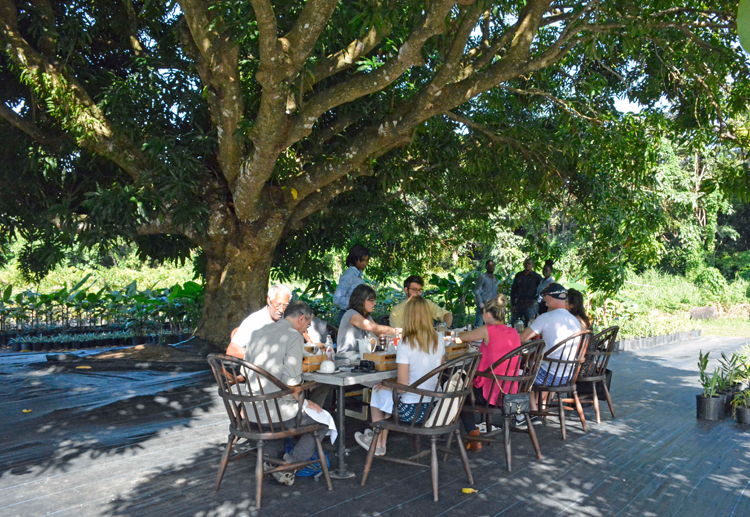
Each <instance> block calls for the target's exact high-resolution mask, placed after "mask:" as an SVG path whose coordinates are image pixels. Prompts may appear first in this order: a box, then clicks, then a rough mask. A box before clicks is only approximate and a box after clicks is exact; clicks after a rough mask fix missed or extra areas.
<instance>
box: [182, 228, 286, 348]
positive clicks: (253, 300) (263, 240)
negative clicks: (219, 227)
mask: <svg viewBox="0 0 750 517" xmlns="http://www.w3.org/2000/svg"><path fill="white" fill-rule="evenodd" d="M270 219H273V221H271V220H269V221H266V223H265V224H263V225H262V226H263V227H262V228H258V226H256V227H254V228H252V229H246V231H245V232H244V237H243V238H241V239H239V240H234V242H227V241H228V238H227V237H226V236H225V235H224V234H219V235H220V237H218V238H216V239H212V242H211V244H212V245H211V246H209V247H206V248H204V250H203V251H204V253H205V254H206V260H207V265H206V280H205V289H206V299H205V303H204V306H203V315H202V318H201V323H200V325H199V326H198V330H197V332H196V334H197V336H198V337H199V338H201V339H203V340H205V341H209V342H211V343H213V344H215V345H217V346H219V347H221V348H226V346H227V345H228V344H229V341H230V336H231V333H232V330H234V329H235V328H237V326H239V324H240V323H241V322H242V320H243V319H245V318H246V317H247V315H248V314H250V313H251V312H254V311H256V310H258V309H259V308H261V307H262V306H263V305H265V302H266V294H267V291H268V279H269V275H270V271H271V263H272V261H273V256H274V251H275V249H276V246H277V244H278V242H279V240H280V238H281V229H282V228H283V224H280V221H279V218H278V217H273V216H272V217H271V218H270ZM271 228H272V229H271ZM229 239H231V237H230V238H229Z"/></svg>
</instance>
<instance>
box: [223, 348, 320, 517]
mask: <svg viewBox="0 0 750 517" xmlns="http://www.w3.org/2000/svg"><path fill="white" fill-rule="evenodd" d="M208 363H209V364H210V365H211V370H212V371H213V373H214V377H215V378H216V382H217V383H218V385H219V396H220V397H221V398H222V400H223V401H224V406H225V407H226V409H227V414H228V415H229V438H228V440H227V447H226V450H225V451H224V455H223V457H222V458H221V464H220V465H219V474H218V477H217V479H216V491H217V492H218V491H219V487H220V486H221V480H222V478H223V477H224V471H225V470H226V468H227V465H228V463H229V460H230V459H231V460H235V459H239V458H241V457H244V456H247V455H248V454H250V453H255V455H256V463H255V501H256V502H255V507H256V508H258V509H260V501H261V494H262V490H263V477H264V475H265V474H272V473H273V472H281V471H294V470H297V469H300V468H303V467H306V466H307V465H312V464H313V463H318V462H320V467H321V469H322V470H323V475H324V476H325V479H326V483H327V484H328V490H333V486H332V485H331V478H330V476H329V475H328V465H327V464H326V459H325V454H324V453H323V446H322V444H321V442H320V439H319V438H318V435H317V434H316V433H317V432H318V431H321V430H324V429H327V427H326V426H325V425H323V424H314V425H306V426H304V427H301V426H300V422H301V419H302V412H303V409H302V404H303V402H304V399H305V397H304V394H305V390H308V389H310V388H313V387H314V386H316V383H314V382H308V383H304V384H301V385H299V386H287V385H285V384H284V383H282V382H281V381H280V380H278V379H277V378H276V377H274V376H273V375H271V374H269V373H268V372H266V371H265V370H263V369H262V368H259V367H258V366H256V365H254V364H251V363H248V362H247V361H244V360H241V359H237V358H235V357H230V356H227V355H223V354H211V355H209V356H208ZM256 378H264V379H265V380H266V384H267V385H266V388H265V389H264V388H263V386H262V385H261V384H260V383H254V382H252V381H253V380H254V379H256ZM238 379H242V380H241V381H238ZM269 386H274V387H276V388H277V391H270V390H269ZM294 393H298V394H299V399H298V402H299V406H298V411H297V422H296V424H297V426H296V427H289V426H288V425H285V424H284V422H282V421H281V418H280V417H279V416H278V415H280V413H281V412H280V410H279V399H281V398H282V397H285V396H288V395H292V394H294ZM260 414H264V415H269V416H270V419H269V421H268V423H264V424H262V425H261V424H259V423H258V422H259V421H260V420H261V418H260ZM248 415H254V416H255V418H254V419H253V420H254V421H251V420H250V419H249V418H248ZM308 433H313V438H314V439H315V445H316V447H317V450H318V458H319V459H318V460H308V461H302V462H298V463H285V462H284V461H282V460H279V459H277V458H271V457H268V456H264V455H263V446H264V442H265V441H266V440H283V439H285V438H288V437H294V436H301V435H304V434H308ZM239 438H246V439H248V440H253V441H257V444H256V447H254V448H253V449H251V450H250V451H246V452H243V453H240V454H236V455H235V456H231V454H232V445H233V444H234V442H235V441H236V440H238V439H239ZM264 461H265V462H267V463H270V464H272V465H276V468H274V469H272V470H268V471H264V470H263V462H264Z"/></svg>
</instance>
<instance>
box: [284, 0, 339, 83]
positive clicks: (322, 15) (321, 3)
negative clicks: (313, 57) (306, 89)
mask: <svg viewBox="0 0 750 517" xmlns="http://www.w3.org/2000/svg"><path fill="white" fill-rule="evenodd" d="M337 5H338V0H308V1H307V3H306V4H305V8H304V10H303V11H302V14H301V15H300V16H299V18H297V21H296V22H295V23H294V27H292V30H290V31H289V32H288V33H287V35H286V36H285V37H284V38H282V48H283V47H285V46H286V47H287V48H288V49H289V50H288V52H287V56H288V57H287V59H288V60H289V61H290V63H291V65H292V66H291V68H290V70H289V71H288V72H287V75H286V76H287V78H291V77H294V76H295V75H297V74H298V73H299V71H300V70H301V69H302V67H303V65H304V64H305V61H307V58H308V56H309V55H310V52H312V51H313V49H314V48H315V42H317V41H318V38H319V37H320V34H321V32H323V29H324V28H325V26H326V24H327V23H328V20H329V18H330V17H331V14H333V11H334V9H336V6H337Z"/></svg>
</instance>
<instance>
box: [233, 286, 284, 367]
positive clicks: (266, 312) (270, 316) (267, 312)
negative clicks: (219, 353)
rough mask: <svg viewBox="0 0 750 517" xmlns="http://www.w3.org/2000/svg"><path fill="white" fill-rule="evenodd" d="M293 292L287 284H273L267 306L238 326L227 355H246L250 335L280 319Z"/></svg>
mask: <svg viewBox="0 0 750 517" xmlns="http://www.w3.org/2000/svg"><path fill="white" fill-rule="evenodd" d="M291 297H292V292H291V291H290V290H289V288H288V287H287V286H285V285H281V284H278V285H272V286H271V287H270V288H269V289H268V295H267V296H266V306H265V307H263V308H262V309H260V310H258V311H255V312H254V313H252V314H251V315H250V316H248V317H247V318H245V320H244V321H243V322H242V323H241V324H240V326H239V327H237V330H236V331H235V332H234V333H233V334H232V342H231V343H229V346H228V347H227V352H226V354H227V355H231V356H233V357H237V358H239V359H242V358H243V357H244V356H245V348H247V344H248V343H249V342H250V336H251V335H252V333H253V332H255V331H256V330H258V329H259V328H261V327H265V326H266V325H269V324H271V323H273V322H275V321H279V320H280V319H281V316H282V315H283V314H284V310H285V309H286V308H287V306H288V305H289V299H290V298H291Z"/></svg>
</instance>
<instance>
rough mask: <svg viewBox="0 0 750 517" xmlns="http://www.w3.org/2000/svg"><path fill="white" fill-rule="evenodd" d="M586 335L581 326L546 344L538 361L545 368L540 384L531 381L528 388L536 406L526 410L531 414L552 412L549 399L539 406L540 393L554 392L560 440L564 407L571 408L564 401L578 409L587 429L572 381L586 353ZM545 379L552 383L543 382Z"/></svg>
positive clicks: (587, 333) (574, 381) (574, 382)
mask: <svg viewBox="0 0 750 517" xmlns="http://www.w3.org/2000/svg"><path fill="white" fill-rule="evenodd" d="M590 337H591V331H589V330H583V331H581V332H576V333H575V334H573V335H572V336H570V337H568V338H566V339H563V340H562V341H560V342H559V343H558V344H556V345H555V346H553V347H552V348H550V349H549V350H548V351H547V352H546V353H545V354H544V357H543V358H542V364H541V365H540V372H541V370H544V371H545V372H546V373H545V374H544V378H543V379H541V383H540V384H534V387H533V388H532V391H533V392H534V393H536V395H537V408H538V410H537V411H531V413H530V414H532V415H536V416H541V417H543V418H547V417H548V416H551V415H552V412H551V411H549V410H548V409H547V408H549V407H551V406H550V405H549V403H550V402H551V400H548V401H547V404H548V406H547V408H545V409H542V401H543V397H542V393H544V392H549V393H550V397H554V396H555V395H556V396H557V407H558V415H559V417H560V432H561V433H562V439H563V440H565V411H566V410H567V411H572V410H573V409H574V408H572V407H570V406H566V404H575V410H576V412H577V413H578V418H579V419H580V420H581V426H582V427H583V431H584V432H588V431H587V430H586V417H585V416H583V406H581V401H580V400H579V399H578V391H577V388H576V381H577V380H578V373H579V372H580V371H581V365H582V364H583V361H584V358H585V355H586V348H587V347H588V344H589V338H590ZM556 356H557V357H556ZM548 383H551V384H553V385H551V386H546V384H548ZM564 394H565V395H571V394H572V395H573V397H572V398H570V397H567V398H563V395H564Z"/></svg>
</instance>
